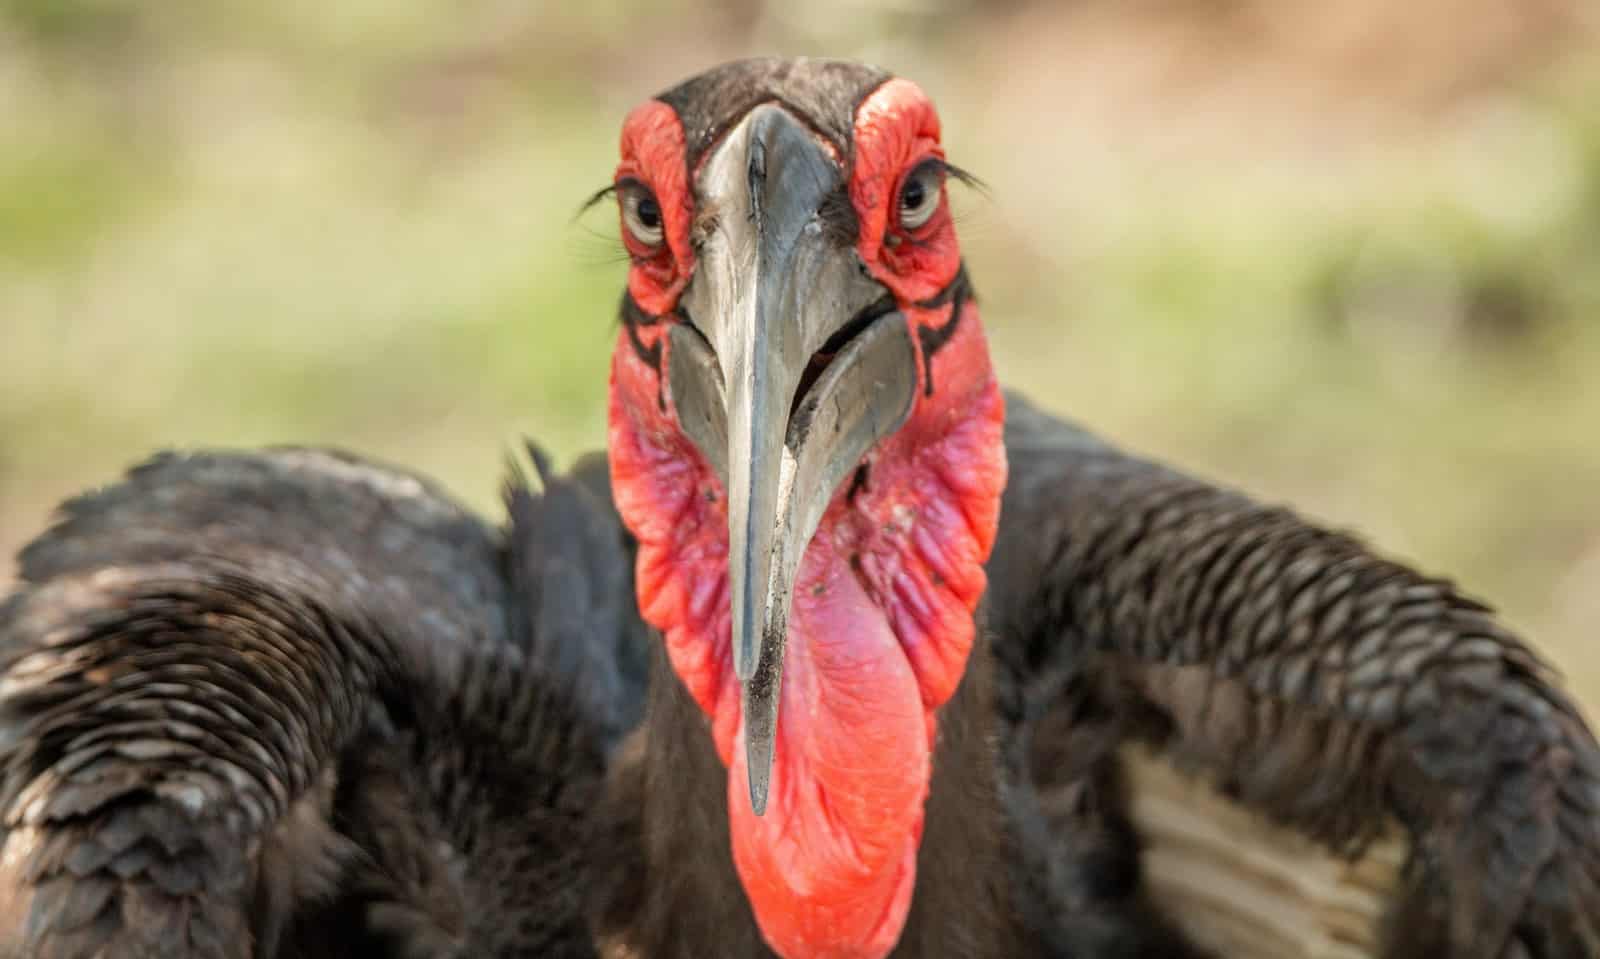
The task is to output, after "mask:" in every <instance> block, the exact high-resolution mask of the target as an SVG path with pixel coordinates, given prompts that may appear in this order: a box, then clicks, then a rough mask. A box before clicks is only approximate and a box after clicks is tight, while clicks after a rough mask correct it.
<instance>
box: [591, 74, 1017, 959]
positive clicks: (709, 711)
mask: <svg viewBox="0 0 1600 959" xmlns="http://www.w3.org/2000/svg"><path fill="white" fill-rule="evenodd" d="M854 142H855V157H856V159H855V168H854V170H853V171H851V179H850V196H851V199H852V201H853V203H854V205H855V207H856V212H857V214H858V217H859V219H860V223H861V233H860V240H859V243H858V247H857V249H858V252H859V253H860V255H861V258H862V260H863V261H864V262H865V263H867V264H868V266H869V268H870V269H871V271H872V273H873V275H874V276H875V277H876V278H877V279H878V280H879V281H880V282H881V283H883V284H884V285H885V286H887V287H888V288H889V289H890V290H891V291H892V292H893V293H894V295H895V297H896V299H897V300H898V301H899V305H900V309H901V311H902V312H903V313H904V314H905V316H906V318H907V322H909V323H910V324H911V328H912V340H913V342H914V344H915V349H916V352H917V376H918V383H917V392H916V397H917V399H916V401H915V405H914V406H913V409H912V413H911V416H910V419H909V420H908V421H907V423H906V425H905V426H904V427H902V428H901V429H900V430H899V431H898V432H897V433H895V434H894V435H892V436H890V437H888V438H886V439H885V440H883V441H882V442H881V443H879V444H878V446H877V447H876V448H874V449H873V450H871V451H869V452H868V454H867V455H866V457H865V459H864V462H865V463H866V464H867V465H868V466H869V467H870V473H869V476H868V481H867V484H866V486H865V488H864V489H860V490H858V491H857V492H856V493H855V495H854V496H853V497H852V496H850V495H849V494H848V493H847V490H848V488H849V485H850V484H849V483H846V484H844V486H843V487H842V488H841V489H840V490H838V491H836V492H835V494H834V496H833V499H832V502H831V503H830V505H829V507H828V511H827V513H826V515H825V516H824V518H823V521H822V524H821V526H820V527H819V528H818V530H817V533H816V535H815V537H814V538H813V539H812V541H811V543H810V545H809V546H808V547H807V549H806V552H805V556H804V558H803V560H802V562H801V564H800V569H799V574H798V576H797V578H796V582H795V598H794V605H793V609H792V611H791V615H790V620H789V642H788V649H787V653H786V656H785V661H784V672H783V688H782V692H781V694H780V695H781V699H780V705H779V712H778V729H777V742H776V744H775V753H774V763H773V771H772V781H771V791H770V794H769V801H768V806H767V811H766V815H765V816H763V817H756V816H755V815H754V814H753V813H752V812H751V809H750V804H749V800H748V798H747V797H748V785H747V783H748V780H747V770H746V768H745V758H744V746H743V743H742V735H743V733H742V723H741V721H740V708H739V685H738V681H737V679H736V677H735V675H734V672H733V665H732V651H731V644H730V629H731V617H730V612H729V591H728V576H727V553H728V539H727V537H728V519H727V505H726V498H725V496H724V494H723V490H722V485H721V483H720V481H719V480H718V479H717V477H716V475H715V474H714V472H713V471H712V470H711V468H710V467H709V466H708V465H707V464H706V463H705V461H704V459H703V458H702V457H701V456H700V454H699V452H698V451H697V450H696V449H695V447H694V446H693V444H692V443H691V442H690V441H689V439H688V438H687V437H686V436H685V435H684V433H683V432H682V430H681V429H680V428H679V426H678V423H677V419H676V415H675V413H674V412H673V410H674V407H673V405H672V403H671V399H670V394H667V402H666V403H665V405H664V408H663V404H661V403H660V402H659V397H660V396H661V395H663V391H665V390H669V389H670V386H669V384H665V383H663V382H661V376H660V374H658V372H657V366H655V365H653V364H651V363H647V362H645V360H644V359H643V358H642V357H641V356H640V351H639V349H638V348H637V347H636V346H635V345H634V343H633V342H632V341H631V339H630V336H631V335H637V336H638V337H639V340H640V342H641V345H642V346H643V347H644V348H645V350H646V351H649V350H650V349H659V350H660V351H661V353H660V356H661V361H660V364H659V369H661V370H665V369H668V368H669V367H668V362H667V358H666V351H667V350H668V349H670V345H669V341H668V338H667V337H666V336H665V332H666V329H667V327H668V325H669V324H670V323H672V322H675V320H674V319H673V318H672V316H671V311H672V309H673V307H674V306H675V305H676V301H677V297H678V294H679V293H680V292H681V291H682V289H683V287H684V285H685V284H686V283H687V281H688V277H689V276H690V275H691V272H692V270H693V253H692V250H691V249H690V248H689V243H688V235H689V226H690V222H691V219H692V217H693V215H694V211H693V201H692V198H691V197H690V195H689V191H688V189H687V186H686V181H687V176H686V171H685V164H684V155H683V134H682V129H681V126H680V125H679V124H678V122H677V117H676V115H675V114H673V112H672V110H671V109H670V108H669V107H667V106H666V105H665V104H662V103H657V102H652V103H648V104H646V105H644V106H642V107H640V108H639V109H637V110H635V111H634V112H633V113H632V114H631V115H630V116H629V118H628V120H627V123H626V125H625V128H624V131H623V137H622V153H623V159H622V163H621V165H620V166H619V168H618V175H619V177H622V176H631V177H634V178H637V179H639V180H641V181H643V182H645V183H646V184H647V185H649V186H650V187H651V189H652V190H654V191H655V194H656V197H657V199H658V201H659V202H660V205H661V208H662V215H663V220H664V226H665V236H666V240H665V241H664V242H663V243H662V244H661V247H660V249H656V250H650V249H640V248H638V244H637V242H636V241H631V240H630V244H631V245H630V252H631V253H632V255H633V259H634V267H633V269H632V270H631V271H630V275H629V279H628V288H629V290H630V292H631V293H632V294H633V297H634V300H635V301H636V302H637V303H638V304H639V305H640V307H642V308H643V309H644V311H645V312H646V313H648V314H650V315H651V316H654V317H658V319H657V320H655V321H654V322H651V323H648V324H644V325H641V326H639V327H637V328H636V330H635V331H634V334H630V333H629V332H628V331H626V330H625V331H623V333H622V334H621V335H620V336H619V338H618V342H617V348H616V352H615V354H614V356H613V363H612V379H611V399H610V454H611V469H612V479H613V483H614V490H615V495H616V500H617V506H618V508H619V509H620V511H621V513H622V517H623V520H624V522H625V523H626V524H627V525H628V527H629V529H630V530H631V531H632V532H633V534H634V535H635V536H636V537H637V538H638V540H639V558H638V566H637V569H636V587H637V590H638V596H639V603H640V608H641V610H642V611H643V614H644V617H645V619H646V620H647V621H648V622H649V623H651V624H652V625H653V626H655V627H656V628H657V629H659V630H661V631H662V633H663V634H664V635H665V637H666V644H667V653H668V657H669V659H670V660H671V662H672V666H673V668H674V670H675V671H676V672H677V674H678V676H679V678H680V679H681V680H682V681H683V683H684V685H685V687H686V688H687V689H688V690H689V693H690V695H691V696H693V698H694V700H695V701H696V702H697V703H698V704H699V705H700V707H701V709H703V710H704V711H705V712H706V715H707V716H708V717H709V719H710V721H711V732H712V738H713V740H714V741H715V743H716V748H717V752H718V754H719V755H720V756H721V758H722V761H723V763H724V764H726V765H728V767H729V774H728V794H727V795H728V809H729V827H730V829H731V831H732V840H733V855H734V863H735V866H736V868H737V870H738V873H739V876H740V878H741V880H742V881H743V883H744V887H745V891H746V894H747V895H748V897H749V899H750V903H751V905H752V907H753V908H754V911H755V914H756V918H757V921H758V922H759V924H760V926H761V930H762V933H763V935H764V936H765V937H766V939H767V941H768V943H769V944H770V945H771V946H772V948H773V949H774V950H775V951H776V952H777V953H778V954H779V955H781V956H784V957H785V959H881V957H883V956H885V955H887V954H888V952H889V951H890V950H891V949H892V948H893V947H894V945H895V943H896V942H897V941H898V940H899V937H900V933H901V929H902V928H903V926H904V923H905V919H906V914H907V912H908V910H909V907H910V903H911V892H912V888H913V886H914V884H915V878H916V856H917V847H918V844H919V842H920V839H921V835H922V822H923V801H924V799H925V798H926V796H927V791H928V783H929V777H930V774H931V757H932V753H933V744H934V738H935V736H936V734H937V716H936V713H937V710H938V709H939V707H940V706H942V705H943V704H944V703H945V702H946V701H947V700H948V699H949V698H950V696H951V694H952V693H953V692H954V691H955V688H956V686H957V684H958V683H959V682H960V679H961V674H962V673H963V671H964V670H965V668H966V663H967V656H968V653H969V652H970V650H971V648H972V641H973V634H974V624H973V611H974V609H975V608H976V606H977V603H978V600H979V598H980V597H981V596H982V594H983V590H984V586H985V578H984V573H983V563H984V561H985V560H986V559H987V558H988V556H989V551H990V548H991V547H992V545H993V542H994V535H995V529H996V526H997V524H998V521H999V508H1000V493H1001V490H1002V489H1003V487H1004V485H1005V478H1006V462H1005V450H1004V445H1003V442H1002V422H1003V419H1004V412H1003V402H1002V399H1001V394H1000V390H999V386H998V384H997V382H996V380H995V377H994V373H993V370H992V368H991V366H990V362H989V355H988V347H987V344H986V343H985V340H984V336H983V331H982V328H981V324H980V321H979V318H978V314H977V309H976V307H975V306H974V305H973V304H971V303H970V302H969V303H965V304H961V303H954V304H951V303H946V304H944V305H941V306H937V307H918V306H916V305H915V304H916V303H917V302H918V301H922V300H927V299H929V298H932V297H933V296H935V295H936V294H937V293H939V292H940V291H941V290H943V289H944V288H945V287H946V286H947V285H948V284H949V283H950V282H951V281H952V280H953V279H954V277H955V275H956V272H957V270H959V268H960V251H959V248H958V246H957V243H956V237H955V231H954V228H953V226H952V225H951V222H950V214H949V208H948V204H947V202H946V201H945V200H944V198H943V197H942V196H941V198H940V209H939V210H938V212H937V213H935V214H934V216H933V218H932V219H931V220H930V221H929V222H928V223H926V224H924V225H923V226H922V227H921V228H919V229H917V230H915V231H913V232H910V233H907V232H906V231H904V230H902V229H901V228H900V226H899V225H898V223H897V222H896V219H895V210H896V208H897V205H898V204H897V203H896V202H895V201H896V198H897V197H898V195H899V190H900V185H901V182H902V179H903V177H905V176H906V175H907V174H909V173H910V172H911V171H912V170H914V169H915V168H916V167H917V166H918V164H919V163H921V162H922V161H924V160H926V159H927V158H929V157H942V152H941V150H940V147H939V121H938V117H937V115H936V114H935V112H934V110H933V107H932V105H931V104H930V103H929V102H928V100H927V98H926V96H925V95H924V94H923V93H922V91H921V90H920V89H919V88H918V87H917V86H916V85H915V84H912V83H910V82H909V81H906V80H898V79H897V80H891V81H889V82H888V83H885V84H884V85H883V86H881V87H880V88H878V90H877V91H875V92H874V93H873V94H872V95H871V96H870V97H869V98H868V99H867V100H866V101H865V102H864V103H862V105H861V106H860V108H859V109H858V111H857V114H856V123H855V140H854ZM623 232H624V234H626V233H627V230H626V228H624V231H623ZM957 309H959V310H962V311H963V312H962V315H961V316H960V319H959V325H958V326H957V327H956V329H955V332H954V335H953V336H951V337H950V338H949V339H948V340H947V341H945V342H944V344H943V346H942V347H941V348H940V349H938V350H937V352H935V354H934V356H933V359H932V379H933V389H932V391H931V393H930V392H929V391H928V390H927V389H926V387H927V382H926V378H925V377H926V375H927V373H926V370H927V366H926V365H925V363H924V357H923V356H922V350H923V349H924V345H923V344H924V341H923V338H922V337H921V336H920V335H919V331H920V330H921V329H922V328H942V327H944V326H945V325H946V324H947V323H949V322H950V321H951V319H952V317H951V311H952V310H957Z"/></svg>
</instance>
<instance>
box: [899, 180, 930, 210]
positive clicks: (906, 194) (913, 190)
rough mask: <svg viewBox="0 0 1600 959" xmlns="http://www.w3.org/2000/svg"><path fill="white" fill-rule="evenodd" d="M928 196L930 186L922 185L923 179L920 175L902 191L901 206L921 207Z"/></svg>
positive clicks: (904, 207) (909, 208)
mask: <svg viewBox="0 0 1600 959" xmlns="http://www.w3.org/2000/svg"><path fill="white" fill-rule="evenodd" d="M927 198H928V188H927V187H925V186H923V185H922V179H921V178H920V177H918V178H917V179H914V180H912V181H911V182H909V183H907V184H906V185H905V188H904V189H902V190H901V191H900V206H901V208H903V209H906V210H916V209H919V208H921V206H922V201H924V200H926V199H927Z"/></svg>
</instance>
